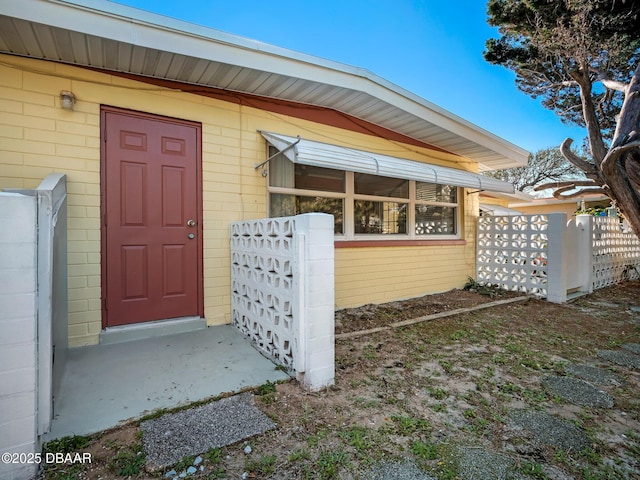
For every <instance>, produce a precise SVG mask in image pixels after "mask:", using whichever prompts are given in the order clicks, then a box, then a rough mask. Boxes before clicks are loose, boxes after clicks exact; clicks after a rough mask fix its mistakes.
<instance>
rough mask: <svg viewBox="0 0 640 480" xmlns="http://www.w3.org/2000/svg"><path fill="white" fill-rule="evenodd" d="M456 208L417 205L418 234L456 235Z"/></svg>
mask: <svg viewBox="0 0 640 480" xmlns="http://www.w3.org/2000/svg"><path fill="white" fill-rule="evenodd" d="M455 233H456V208H455V207H433V206H428V205H416V235H454V234H455Z"/></svg>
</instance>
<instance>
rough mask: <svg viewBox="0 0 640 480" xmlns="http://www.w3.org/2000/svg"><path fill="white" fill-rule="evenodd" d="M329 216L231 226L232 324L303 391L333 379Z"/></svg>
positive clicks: (330, 218) (302, 217)
mask: <svg viewBox="0 0 640 480" xmlns="http://www.w3.org/2000/svg"><path fill="white" fill-rule="evenodd" d="M333 252H334V248H333V216H331V215H326V214H322V213H309V214H304V215H297V216H295V217H285V218H273V219H265V220H253V221H246V222H235V223H233V224H232V225H231V258H232V265H231V285H232V292H231V297H232V301H231V306H232V319H233V324H234V325H235V326H236V327H237V328H238V329H239V330H240V332H242V333H243V334H244V335H246V336H247V337H248V338H249V339H250V341H251V342H252V344H253V345H254V346H255V347H256V348H258V349H259V350H261V351H263V352H264V353H265V354H266V355H267V356H269V357H271V358H273V359H274V361H276V362H277V363H279V364H281V365H283V366H285V367H286V368H287V369H289V370H291V371H293V372H294V373H295V375H296V377H297V379H298V380H299V381H300V383H301V384H302V385H303V386H304V387H305V388H307V389H309V390H319V389H321V388H323V387H326V386H328V385H332V384H333V383H334V376H335V368H334V365H335V347H334V338H335V337H334V308H335V304H334V302H335V294H334V253H333Z"/></svg>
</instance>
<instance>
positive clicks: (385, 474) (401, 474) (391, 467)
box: [360, 459, 437, 480]
mask: <svg viewBox="0 0 640 480" xmlns="http://www.w3.org/2000/svg"><path fill="white" fill-rule="evenodd" d="M360 478H363V479H364V478H366V479H368V480H437V479H436V478H434V477H431V476H429V475H427V474H426V473H424V472H423V471H422V470H420V469H419V468H418V467H417V466H416V464H415V463H413V462H412V461H411V460H409V459H404V460H383V461H381V462H378V463H376V464H375V465H373V466H372V467H370V468H369V469H368V470H367V471H366V472H365V474H364V475H362V476H361V477H360Z"/></svg>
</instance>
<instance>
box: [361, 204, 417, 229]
mask: <svg viewBox="0 0 640 480" xmlns="http://www.w3.org/2000/svg"><path fill="white" fill-rule="evenodd" d="M354 217H355V233H371V234H393V233H407V205H406V204H404V203H396V202H370V201H368V200H356V201H355V203H354Z"/></svg>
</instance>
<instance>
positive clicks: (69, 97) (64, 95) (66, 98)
mask: <svg viewBox="0 0 640 480" xmlns="http://www.w3.org/2000/svg"><path fill="white" fill-rule="evenodd" d="M74 103H76V96H75V95H74V94H73V93H72V92H69V91H67V90H62V91H61V92H60V106H61V107H62V109H63V110H73V104H74Z"/></svg>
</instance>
